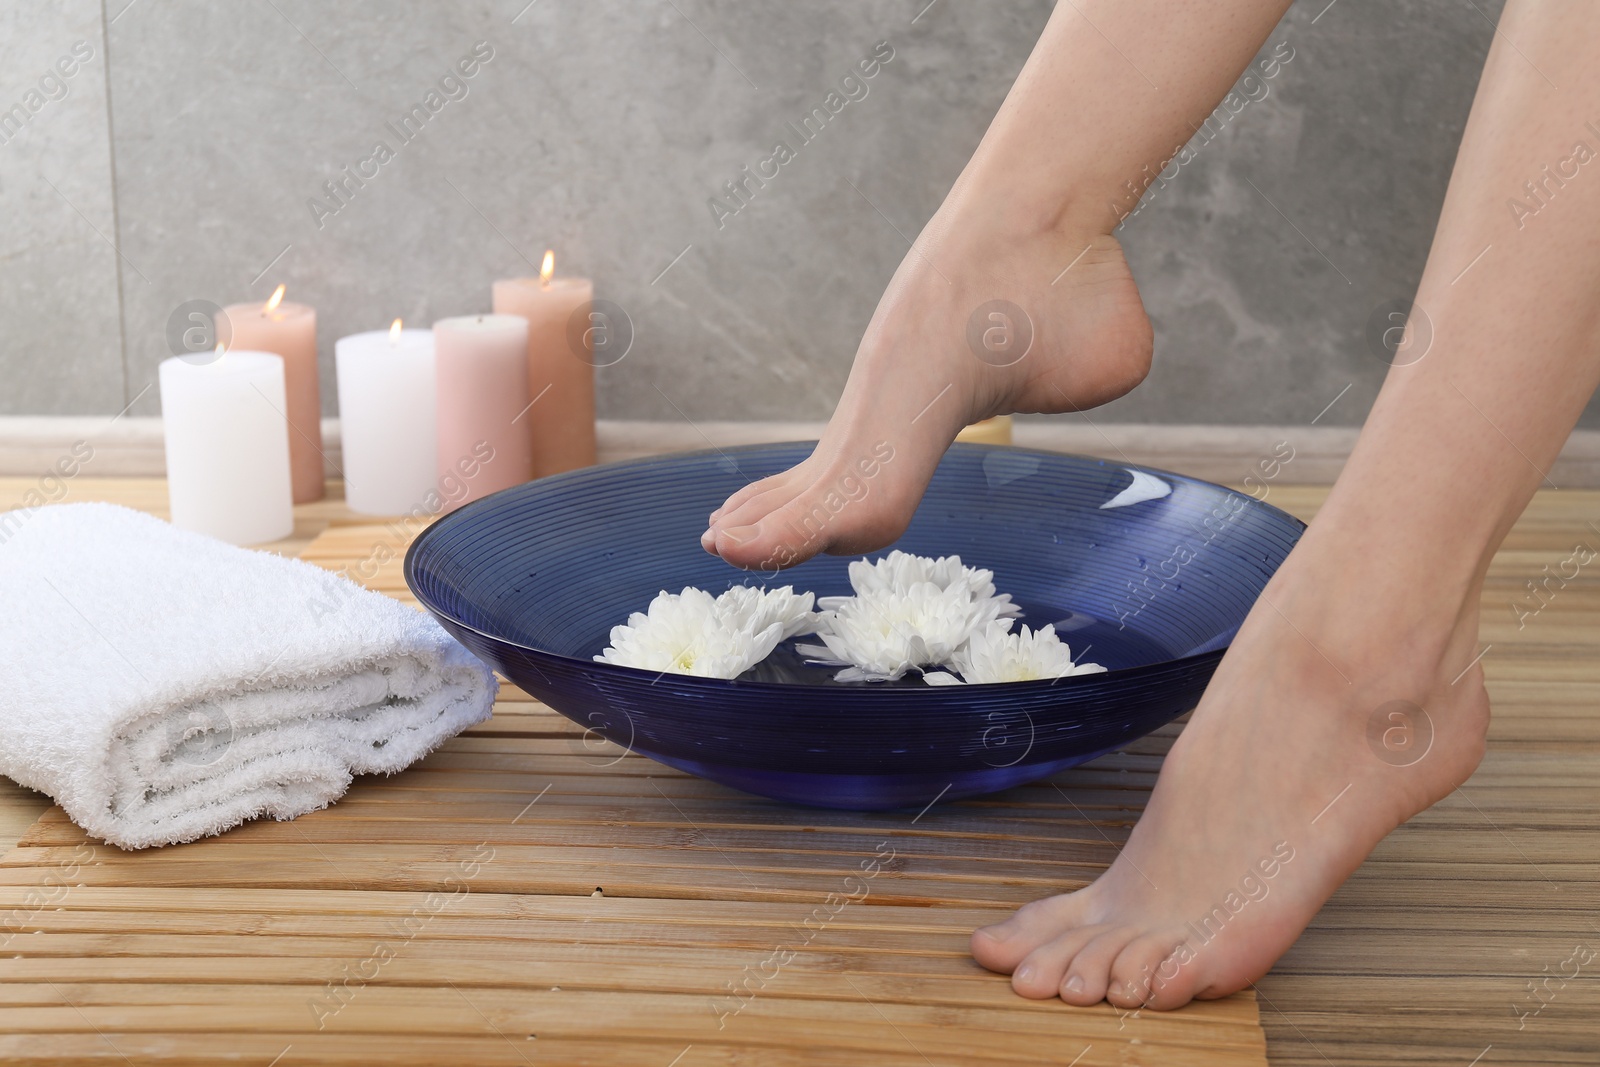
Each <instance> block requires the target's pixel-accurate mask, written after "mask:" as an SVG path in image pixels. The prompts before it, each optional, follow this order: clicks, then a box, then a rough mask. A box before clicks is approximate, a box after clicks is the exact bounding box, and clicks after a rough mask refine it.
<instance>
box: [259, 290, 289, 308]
mask: <svg viewBox="0 0 1600 1067" xmlns="http://www.w3.org/2000/svg"><path fill="white" fill-rule="evenodd" d="M287 288H288V286H286V285H280V286H278V287H277V288H276V289H274V290H273V291H272V296H271V297H270V298H269V299H268V300H267V306H266V307H264V308H262V309H261V310H263V311H275V310H277V307H278V305H279V304H281V303H283V291H284V290H285V289H287Z"/></svg>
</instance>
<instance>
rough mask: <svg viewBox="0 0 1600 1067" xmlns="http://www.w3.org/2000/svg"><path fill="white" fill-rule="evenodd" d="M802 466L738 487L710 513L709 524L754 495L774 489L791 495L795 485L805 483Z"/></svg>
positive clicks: (715, 523) (752, 498) (739, 506)
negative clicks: (736, 490)
mask: <svg viewBox="0 0 1600 1067" xmlns="http://www.w3.org/2000/svg"><path fill="white" fill-rule="evenodd" d="M804 467H805V464H804V463H802V464H800V465H799V466H797V467H791V468H789V469H788V470H786V471H784V472H782V473H781V474H774V475H772V476H771V477H770V478H761V479H758V480H756V481H753V482H751V483H750V484H749V485H747V486H745V487H744V488H743V489H740V490H739V491H738V492H736V493H734V494H733V495H732V496H730V497H728V499H727V500H725V501H723V503H722V506H721V507H720V508H718V509H717V510H716V511H713V512H712V513H711V525H713V526H715V525H717V522H718V520H719V519H722V518H725V517H726V516H728V515H729V514H731V513H732V512H733V511H735V510H737V509H738V508H741V507H743V506H744V505H745V504H747V503H749V502H750V501H751V500H754V499H755V498H756V497H758V496H762V495H764V494H766V493H770V492H774V491H787V492H789V493H790V495H793V490H794V487H795V486H796V485H803V484H805V481H806V478H805V471H804Z"/></svg>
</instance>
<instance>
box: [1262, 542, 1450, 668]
mask: <svg viewBox="0 0 1600 1067" xmlns="http://www.w3.org/2000/svg"><path fill="white" fill-rule="evenodd" d="M1436 563H1437V566H1436V567H1435V568H1433V569H1431V570H1430V569H1428V568H1417V569H1415V570H1414V571H1411V572H1409V573H1407V574H1404V575H1401V574H1397V573H1396V567H1395V565H1394V561H1393V560H1392V559H1385V558H1383V554H1382V553H1381V552H1374V551H1372V550H1371V549H1370V548H1369V547H1367V546H1363V545H1362V544H1360V543H1352V542H1349V541H1335V540H1334V539H1333V538H1317V537H1315V536H1313V534H1312V533H1311V532H1309V531H1308V533H1307V535H1306V537H1305V538H1304V539H1303V541H1302V544H1301V545H1300V546H1298V547H1297V548H1296V549H1295V552H1294V554H1293V555H1292V556H1291V557H1290V558H1289V560H1287V561H1286V562H1285V564H1284V566H1283V567H1282V568H1281V569H1280V570H1279V571H1278V573H1277V574H1275V575H1274V576H1273V578H1272V580H1271V581H1270V582H1269V583H1268V585H1267V588H1266V589H1265V590H1264V591H1263V594H1262V596H1263V599H1264V600H1266V601H1268V613H1269V614H1272V615H1277V614H1279V613H1281V614H1282V616H1283V618H1284V619H1286V620H1288V622H1289V623H1291V624H1292V625H1293V627H1294V629H1295V630H1296V631H1297V632H1298V634H1299V636H1300V637H1301V638H1303V639H1304V640H1305V641H1307V642H1309V643H1310V644H1311V645H1312V646H1314V647H1315V648H1316V650H1317V651H1318V652H1319V653H1320V654H1321V655H1323V656H1325V657H1326V658H1328V659H1329V660H1330V661H1331V662H1332V663H1334V664H1335V665H1336V666H1337V668H1338V669H1339V670H1340V672H1341V673H1342V674H1343V675H1344V676H1345V678H1346V681H1349V682H1352V683H1354V684H1357V685H1360V686H1362V687H1363V688H1366V687H1373V686H1376V687H1378V688H1382V689H1396V690H1400V689H1404V690H1408V691H1413V692H1414V693H1415V696H1416V698H1417V699H1420V698H1421V697H1422V696H1424V695H1425V694H1427V693H1428V692H1430V691H1431V690H1433V689H1434V688H1435V687H1436V686H1437V685H1438V684H1439V681H1440V679H1441V676H1443V677H1444V680H1446V681H1448V680H1449V679H1450V678H1452V677H1454V676H1455V675H1456V674H1458V673H1459V672H1460V670H1461V669H1462V668H1463V667H1464V666H1466V665H1467V663H1469V662H1470V661H1471V659H1472V657H1473V656H1474V655H1475V653H1476V643H1477V632H1478V627H1477V610H1478V604H1477V599H1478V598H1477V593H1476V587H1475V586H1474V584H1473V583H1472V582H1471V581H1470V580H1465V579H1458V578H1455V577H1452V576H1451V575H1450V574H1449V573H1448V569H1447V567H1446V566H1445V563H1444V561H1442V560H1439V561H1436ZM1330 576H1337V577H1336V578H1335V579H1334V580H1332V581H1330V580H1329V578H1330Z"/></svg>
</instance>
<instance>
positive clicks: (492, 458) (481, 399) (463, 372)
mask: <svg viewBox="0 0 1600 1067" xmlns="http://www.w3.org/2000/svg"><path fill="white" fill-rule="evenodd" d="M433 344H434V375H435V378H434V380H435V382H436V389H437V395H438V411H439V416H438V423H437V425H438V435H439V448H438V457H439V463H438V467H437V470H438V475H439V488H440V495H441V497H442V498H443V504H444V506H446V507H457V506H459V505H461V504H465V503H466V502H467V501H469V500H477V499H478V498H479V497H482V496H487V495H488V494H490V493H494V492H498V491H499V490H501V489H507V488H510V487H511V486H513V485H520V484H521V483H523V482H525V481H527V480H528V479H529V478H531V477H533V463H532V459H531V457H530V454H529V448H528V414H529V410H530V409H529V407H528V320H527V319H524V318H522V317H521V316H518V315H464V316H462V317H460V318H454V319H440V320H439V321H438V322H436V323H434V324H433Z"/></svg>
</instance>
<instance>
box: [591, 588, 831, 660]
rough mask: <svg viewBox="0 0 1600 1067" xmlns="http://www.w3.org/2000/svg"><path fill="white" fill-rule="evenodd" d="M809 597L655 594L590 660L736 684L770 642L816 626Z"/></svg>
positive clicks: (779, 592) (737, 591)
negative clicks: (648, 605) (604, 647)
mask: <svg viewBox="0 0 1600 1067" xmlns="http://www.w3.org/2000/svg"><path fill="white" fill-rule="evenodd" d="M811 602H812V597H811V594H810V593H796V592H794V590H793V589H792V588H791V587H790V586H787V585H786V586H784V587H783V588H782V589H773V590H764V589H752V588H751V587H749V586H743V585H740V586H734V587H733V588H732V589H729V590H728V591H727V592H725V593H723V594H722V595H721V596H718V597H713V596H712V595H711V594H710V593H707V592H706V591H705V590H703V589H695V588H693V587H692V586H691V587H686V588H685V589H684V590H683V592H681V593H668V592H666V591H665V590H663V591H662V592H661V593H659V594H657V596H656V598H655V599H654V600H652V601H651V602H650V607H649V609H648V610H647V611H644V612H638V611H636V612H634V613H633V614H632V615H630V616H628V621H627V623H626V624H625V625H622V626H615V627H612V629H611V644H610V645H609V646H607V648H606V650H605V651H604V652H602V653H600V655H598V656H596V657H595V659H596V660H597V661H598V662H601V663H615V664H619V665H621V666H623V667H637V668H639V669H640V670H646V671H662V672H670V673H672V674H692V675H696V676H698V677H701V678H737V677H738V676H739V675H741V674H743V673H744V672H745V671H747V670H749V669H750V668H751V667H754V666H755V665H756V664H757V663H760V662H761V661H762V660H764V659H766V658H767V656H769V655H771V653H772V650H773V649H774V648H776V647H777V646H778V642H779V641H782V640H783V639H784V638H786V637H790V636H793V635H794V634H797V633H807V632H809V631H811V630H812V629H814V628H815V627H816V618H817V617H816V615H815V614H814V613H813V612H812V610H811Z"/></svg>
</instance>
